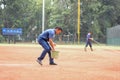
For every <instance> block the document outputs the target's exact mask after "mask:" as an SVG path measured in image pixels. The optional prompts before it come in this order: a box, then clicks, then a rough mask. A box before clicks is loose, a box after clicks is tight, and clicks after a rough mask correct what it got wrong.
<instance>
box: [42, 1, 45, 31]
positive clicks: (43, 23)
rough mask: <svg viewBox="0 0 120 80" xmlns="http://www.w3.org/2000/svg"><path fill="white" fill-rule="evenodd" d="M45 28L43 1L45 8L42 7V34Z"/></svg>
mask: <svg viewBox="0 0 120 80" xmlns="http://www.w3.org/2000/svg"><path fill="white" fill-rule="evenodd" d="M44 28H45V0H43V6H42V32H43V31H44Z"/></svg>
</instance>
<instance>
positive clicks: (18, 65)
mask: <svg viewBox="0 0 120 80" xmlns="http://www.w3.org/2000/svg"><path fill="white" fill-rule="evenodd" d="M0 66H7V67H21V66H23V67H26V66H27V67H28V66H33V64H16V63H7V64H5V63H3V64H2V63H1V64H0Z"/></svg>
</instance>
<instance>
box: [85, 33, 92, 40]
mask: <svg viewBox="0 0 120 80" xmlns="http://www.w3.org/2000/svg"><path fill="white" fill-rule="evenodd" d="M90 38H91V34H90V33H88V34H87V36H86V41H90Z"/></svg>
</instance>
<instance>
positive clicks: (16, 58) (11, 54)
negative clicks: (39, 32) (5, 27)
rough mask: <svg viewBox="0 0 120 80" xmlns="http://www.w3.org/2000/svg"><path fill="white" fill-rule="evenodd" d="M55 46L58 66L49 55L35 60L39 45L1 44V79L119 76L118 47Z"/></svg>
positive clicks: (103, 79)
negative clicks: (37, 60) (54, 64)
mask: <svg viewBox="0 0 120 80" xmlns="http://www.w3.org/2000/svg"><path fill="white" fill-rule="evenodd" d="M57 50H58V51H60V54H59V58H58V59H56V60H55V62H56V63H57V64H58V65H57V66H50V65H49V61H48V55H46V57H45V59H44V60H43V66H40V65H39V64H38V63H37V62H36V58H37V57H38V56H39V55H40V53H41V51H42V48H41V47H40V46H37V47H29V46H0V80H120V50H114V49H102V48H101V49H100V48H95V50H94V51H93V52H91V51H89V50H88V51H87V52H84V50H83V48H70V47H69V48H67V47H66V48H65V47H59V48H57Z"/></svg>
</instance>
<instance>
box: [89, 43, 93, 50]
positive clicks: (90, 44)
mask: <svg viewBox="0 0 120 80" xmlns="http://www.w3.org/2000/svg"><path fill="white" fill-rule="evenodd" d="M89 46H90V50H91V51H93V49H92V43H91V42H89Z"/></svg>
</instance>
